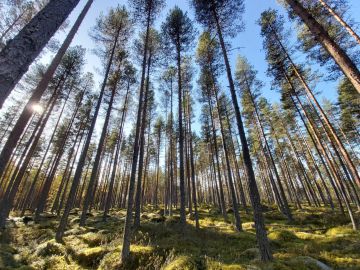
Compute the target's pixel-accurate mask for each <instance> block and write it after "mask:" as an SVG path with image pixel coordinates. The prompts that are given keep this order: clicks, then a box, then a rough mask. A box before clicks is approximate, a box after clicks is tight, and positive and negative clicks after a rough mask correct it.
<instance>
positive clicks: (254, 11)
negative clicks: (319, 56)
mask: <svg viewBox="0 0 360 270" xmlns="http://www.w3.org/2000/svg"><path fill="white" fill-rule="evenodd" d="M85 2H86V0H81V1H80V4H79V5H78V7H77V8H76V9H75V10H74V11H73V12H72V14H71V16H70V18H69V20H70V24H72V23H73V22H74V20H75V18H76V16H77V15H78V14H79V12H80V10H81V9H82V7H83V6H84V5H85ZM118 4H120V5H126V1H125V0H95V1H94V4H93V6H92V7H91V10H90V11H89V13H88V15H87V17H86V19H85V20H84V22H83V24H82V26H81V28H80V30H79V32H78V34H77V36H76V37H75V39H74V41H73V44H72V45H82V46H83V47H85V48H87V49H88V50H87V55H86V59H87V62H86V67H85V70H86V71H91V72H93V73H95V74H96V73H98V69H99V67H101V63H100V61H99V59H98V57H97V56H95V55H94V54H93V53H92V51H91V49H93V48H94V43H93V41H92V40H91V39H90V37H89V31H90V30H91V28H92V27H93V25H94V23H95V19H96V17H97V16H98V15H99V14H100V13H101V12H103V13H106V12H107V11H108V10H109V8H110V7H113V6H116V5H118ZM349 4H350V6H351V9H350V11H349V15H350V16H351V17H352V18H353V19H355V21H358V22H359V21H360V18H359V16H358V14H360V0H349ZM175 5H177V6H179V7H180V8H182V9H183V10H185V11H187V12H188V15H189V17H190V18H191V19H193V20H194V12H193V10H192V9H191V7H190V5H189V0H178V1H172V0H168V1H167V5H166V8H165V9H164V10H163V12H162V14H161V15H160V16H159V18H158V19H157V22H156V25H157V28H159V26H160V25H161V23H162V21H164V19H165V17H166V14H167V13H168V10H169V9H171V8H172V7H173V6H175ZM245 7H246V11H245V14H244V16H243V19H244V22H245V31H244V32H241V33H239V34H238V35H237V37H236V38H234V39H233V40H232V43H231V44H232V47H233V48H236V47H241V49H240V50H233V51H231V53H230V60H231V64H232V68H233V71H234V68H235V62H236V56H237V54H239V53H240V54H242V55H244V56H246V57H247V58H248V60H249V62H250V63H251V64H252V65H254V67H255V69H256V70H258V78H259V79H260V80H262V81H263V82H265V86H264V88H263V90H262V94H263V96H265V97H266V98H268V99H269V100H270V101H272V102H276V101H278V100H279V95H278V94H277V93H276V92H275V91H274V90H270V82H271V78H268V77H267V76H266V69H267V63H266V61H265V54H264V51H263V49H262V38H261V36H260V27H259V26H258V25H257V23H256V21H257V20H258V19H259V17H260V14H261V12H262V11H264V10H265V9H268V8H274V9H277V10H279V12H280V13H282V14H284V15H285V18H286V20H287V17H286V14H285V11H284V8H283V7H282V6H281V5H280V4H278V3H277V1H276V0H267V1H265V0H245ZM358 18H359V19H358ZM194 22H195V20H194ZM197 27H198V28H199V30H201V27H200V26H199V25H198V26H197ZM287 27H288V29H291V28H293V25H292V24H291V23H288V24H287ZM68 30H69V28H68V29H67V31H68ZM67 31H66V32H67ZM292 33H293V34H294V35H295V30H294V31H293V32H292ZM64 37H65V33H64V32H63V33H60V34H58V35H57V38H58V39H59V40H60V41H61V40H62V39H64ZM292 40H293V42H294V41H295V38H294V37H293V38H292ZM294 58H295V60H296V61H300V62H303V61H305V58H304V55H302V54H300V53H298V54H296V55H294ZM45 59H48V60H49V59H50V58H48V56H47V57H45ZM95 78H96V79H97V81H98V82H100V81H101V77H100V76H99V75H96V77H95ZM194 82H195V81H194ZM223 82H224V85H223V87H224V89H225V87H226V86H227V85H226V80H225V79H223ZM336 86H337V82H333V83H329V82H326V83H319V84H318V85H317V88H316V90H317V91H320V93H322V94H320V95H321V96H324V95H325V96H326V98H328V99H331V100H332V101H335V100H336ZM324 93H325V94H324ZM321 96H320V100H321ZM195 109H198V107H197V108H195ZM195 121H196V120H195ZM100 123H101V122H100ZM197 128H198V126H197V124H195V129H197Z"/></svg>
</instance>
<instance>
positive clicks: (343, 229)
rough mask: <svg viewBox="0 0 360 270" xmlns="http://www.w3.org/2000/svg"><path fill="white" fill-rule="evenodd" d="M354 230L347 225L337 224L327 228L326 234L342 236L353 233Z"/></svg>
mask: <svg viewBox="0 0 360 270" xmlns="http://www.w3.org/2000/svg"><path fill="white" fill-rule="evenodd" d="M355 233H356V232H355V231H354V230H353V229H352V228H350V227H348V226H339V227H334V228H331V229H329V230H327V232H326V235H327V236H331V237H343V236H349V235H353V234H355Z"/></svg>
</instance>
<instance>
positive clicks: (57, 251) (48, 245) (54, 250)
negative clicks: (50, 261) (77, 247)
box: [35, 240, 65, 257]
mask: <svg viewBox="0 0 360 270" xmlns="http://www.w3.org/2000/svg"><path fill="white" fill-rule="evenodd" d="M35 254H36V255H37V256H40V257H47V256H52V255H64V254H65V247H64V246H63V245H62V244H59V243H56V242H55V240H50V241H48V242H45V243H43V244H41V245H39V246H38V247H37V249H36V252H35Z"/></svg>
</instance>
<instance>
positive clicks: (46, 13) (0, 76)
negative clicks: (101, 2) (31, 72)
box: [0, 0, 93, 108]
mask: <svg viewBox="0 0 360 270" xmlns="http://www.w3.org/2000/svg"><path fill="white" fill-rule="evenodd" d="M92 1H93V0H89V2H88V3H87V5H86V7H85V12H82V14H81V15H80V17H79V19H78V21H77V22H76V23H77V24H76V25H77V26H79V25H80V23H81V21H82V19H83V18H84V17H85V14H86V12H87V10H88V9H89V8H90V5H91V4H92ZM78 3H79V0H51V1H50V2H49V3H48V4H47V5H46V6H45V8H43V9H42V10H41V11H40V12H39V13H38V14H37V15H36V16H35V17H34V18H33V19H32V20H31V21H30V22H29V23H28V24H27V25H26V26H25V27H24V28H23V29H22V30H21V31H20V32H19V34H18V35H17V36H16V37H14V38H13V39H12V40H10V41H9V42H8V43H7V45H6V46H5V48H4V49H3V50H2V51H1V52H0V108H1V107H2V105H3V103H4V101H5V99H6V98H7V96H8V95H9V94H10V92H11V91H12V89H13V88H14V87H15V85H16V84H17V83H18V82H19V80H20V79H21V77H22V76H23V75H24V73H25V72H26V71H27V70H28V68H29V66H30V65H31V63H32V62H33V61H34V60H35V58H36V57H37V56H38V55H39V54H40V52H41V51H42V49H43V48H44V47H45V45H46V43H48V41H49V40H50V38H51V37H52V36H53V35H54V34H55V32H56V31H57V30H58V29H59V27H60V26H61V24H62V23H63V22H64V21H65V20H66V18H67V17H68V16H69V14H70V13H71V11H72V10H73V9H74V8H75V7H76V6H77V4H78ZM77 28H78V27H77ZM72 30H73V29H72ZM76 31H77V29H74V31H73V32H74V33H73V34H74V35H75V33H76ZM71 34H72V33H71ZM71 34H70V35H71ZM72 38H73V36H72V37H71V38H70V41H71V40H72ZM69 44H70V42H69ZM65 51H66V50H65ZM60 58H61V57H60Z"/></svg>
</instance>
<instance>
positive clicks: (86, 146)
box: [55, 37, 118, 242]
mask: <svg viewBox="0 0 360 270" xmlns="http://www.w3.org/2000/svg"><path fill="white" fill-rule="evenodd" d="M117 38H118V37H116V39H115V40H114V44H113V48H112V51H111V55H110V56H111V57H110V59H109V62H108V65H107V67H106V72H105V76H104V81H103V83H102V87H101V90H100V94H99V97H98V100H97V103H96V107H95V112H94V115H93V119H92V120H91V124H90V128H89V131H88V135H87V137H86V141H85V144H84V148H83V150H82V152H81V155H80V158H79V161H78V165H77V167H76V171H75V175H74V179H73V182H72V185H71V188H70V192H69V196H68V199H67V202H66V206H65V210H64V213H63V215H62V217H61V220H60V223H59V226H58V228H57V231H56V235H55V239H56V241H58V242H61V241H62V237H63V236H64V231H65V228H66V225H67V221H68V217H69V214H70V211H71V208H72V207H73V204H74V201H75V196H76V191H77V188H78V185H79V183H80V179H81V174H82V171H83V167H84V165H85V159H86V155H87V152H88V150H89V146H90V141H91V137H92V134H93V132H94V128H95V123H96V119H97V116H98V114H99V110H100V106H101V101H102V98H103V96H104V91H105V87H106V82H107V78H108V76H109V72H110V68H111V64H112V58H113V57H114V54H115V49H116V44H117Z"/></svg>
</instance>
